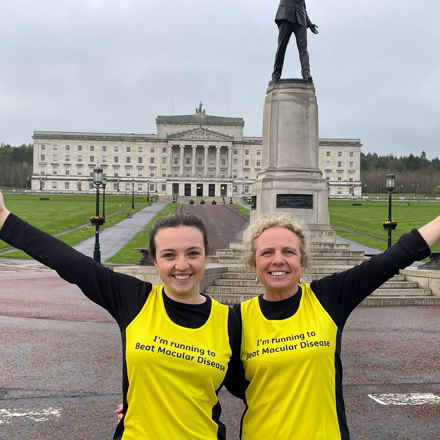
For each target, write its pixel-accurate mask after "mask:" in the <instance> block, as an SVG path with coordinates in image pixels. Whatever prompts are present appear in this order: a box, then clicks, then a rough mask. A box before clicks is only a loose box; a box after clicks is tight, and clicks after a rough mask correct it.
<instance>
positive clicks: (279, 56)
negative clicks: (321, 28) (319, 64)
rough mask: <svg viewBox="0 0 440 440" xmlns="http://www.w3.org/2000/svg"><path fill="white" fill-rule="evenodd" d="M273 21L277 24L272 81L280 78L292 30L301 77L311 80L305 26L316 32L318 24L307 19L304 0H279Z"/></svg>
mask: <svg viewBox="0 0 440 440" xmlns="http://www.w3.org/2000/svg"><path fill="white" fill-rule="evenodd" d="M275 23H276V24H277V26H278V48H277V53H276V55H275V63H274V68H273V73H272V81H275V82H276V81H279V80H280V78H281V71H282V70H283V64H284V56H285V54H286V48H287V44H288V43H289V40H290V36H291V35H292V32H293V33H294V34H295V37H296V45H297V47H298V52H299V59H300V62H301V73H302V77H303V79H305V80H307V81H311V80H312V77H311V75H310V63H309V53H308V51H307V28H310V30H311V31H312V32H313V33H314V34H317V33H318V26H316V24H313V23H312V22H311V21H310V19H309V17H308V15H307V10H306V3H305V0H280V5H279V6H278V11H277V15H276V17H275Z"/></svg>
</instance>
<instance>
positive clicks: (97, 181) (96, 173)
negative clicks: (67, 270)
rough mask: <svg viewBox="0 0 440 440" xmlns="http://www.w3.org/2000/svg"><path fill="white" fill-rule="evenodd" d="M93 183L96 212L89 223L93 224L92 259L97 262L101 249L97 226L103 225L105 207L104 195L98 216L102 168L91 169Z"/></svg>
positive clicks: (103, 184)
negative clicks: (93, 243)
mask: <svg viewBox="0 0 440 440" xmlns="http://www.w3.org/2000/svg"><path fill="white" fill-rule="evenodd" d="M93 183H94V185H95V188H96V213H95V215H94V216H92V217H90V223H92V225H94V226H95V249H94V251H93V259H94V260H95V261H96V262H97V263H101V250H100V248H99V227H100V226H101V225H103V224H104V222H105V207H104V203H105V199H104V198H105V196H104V197H103V202H104V203H103V207H102V212H103V215H102V216H100V215H99V188H100V187H101V186H102V187H103V189H104V191H105V185H106V182H105V178H104V173H103V171H102V168H99V167H97V168H95V169H94V170H93Z"/></svg>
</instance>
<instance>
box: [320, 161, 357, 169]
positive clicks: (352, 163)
mask: <svg viewBox="0 0 440 440" xmlns="http://www.w3.org/2000/svg"><path fill="white" fill-rule="evenodd" d="M331 165H332V162H331V161H330V160H326V161H325V166H326V167H327V166H331ZM337 166H338V168H342V167H343V165H342V161H341V160H338V165H337ZM349 168H355V166H354V162H353V161H350V163H349Z"/></svg>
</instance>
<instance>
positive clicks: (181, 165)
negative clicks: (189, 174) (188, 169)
mask: <svg viewBox="0 0 440 440" xmlns="http://www.w3.org/2000/svg"><path fill="white" fill-rule="evenodd" d="M184 151H185V146H184V145H181V146H180V177H183V153H184Z"/></svg>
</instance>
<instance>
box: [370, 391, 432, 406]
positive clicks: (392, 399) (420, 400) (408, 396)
mask: <svg viewBox="0 0 440 440" xmlns="http://www.w3.org/2000/svg"><path fill="white" fill-rule="evenodd" d="M368 397H369V398H370V399H373V400H374V401H376V402H377V403H380V404H381V405H400V406H404V405H427V404H429V405H440V396H436V395H435V394H433V393H405V394H393V393H390V394H368Z"/></svg>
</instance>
